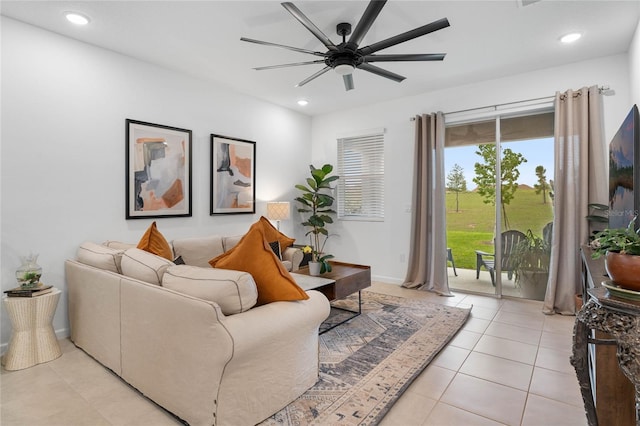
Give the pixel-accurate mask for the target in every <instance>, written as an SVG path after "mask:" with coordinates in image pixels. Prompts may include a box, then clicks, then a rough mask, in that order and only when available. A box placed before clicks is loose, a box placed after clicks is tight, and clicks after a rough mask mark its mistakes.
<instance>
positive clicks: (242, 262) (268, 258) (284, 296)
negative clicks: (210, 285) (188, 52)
mask: <svg viewBox="0 0 640 426" xmlns="http://www.w3.org/2000/svg"><path fill="white" fill-rule="evenodd" d="M209 263H210V264H211V266H213V267H214V268H222V269H234V270H238V271H246V272H249V273H250V274H251V275H252V276H253V279H254V280H255V282H256V286H257V287H258V305H263V304H265V303H271V302H276V301H288V300H305V299H308V298H309V296H308V295H307V293H306V292H305V291H304V290H303V289H301V288H300V287H298V285H297V284H296V282H295V281H294V280H293V277H291V274H289V272H288V271H287V270H286V269H285V267H284V266H283V265H282V262H281V261H280V260H279V259H278V258H277V257H276V255H275V254H274V253H273V250H271V247H269V244H268V242H267V240H266V238H265V234H264V229H263V226H262V224H261V223H260V222H259V221H258V222H256V223H254V224H253V225H251V228H249V232H247V233H246V234H245V236H244V237H242V240H240V242H239V243H238V245H236V246H235V247H234V248H232V249H231V250H229V251H227V252H226V253H224V254H221V255H220V256H218V257H216V258H214V259H211V261H210V262H209Z"/></svg>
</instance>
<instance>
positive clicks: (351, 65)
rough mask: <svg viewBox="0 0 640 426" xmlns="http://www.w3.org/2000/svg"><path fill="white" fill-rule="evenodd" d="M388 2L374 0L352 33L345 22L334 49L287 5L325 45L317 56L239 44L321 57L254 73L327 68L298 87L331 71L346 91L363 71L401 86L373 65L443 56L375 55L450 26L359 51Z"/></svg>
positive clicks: (426, 28) (429, 27) (439, 24)
mask: <svg viewBox="0 0 640 426" xmlns="http://www.w3.org/2000/svg"><path fill="white" fill-rule="evenodd" d="M386 2H387V1H386V0H384V1H378V0H371V1H370V2H369V5H368V6H367V8H366V10H365V11H364V14H363V15H362V18H360V22H358V24H357V25H356V28H355V29H354V30H353V32H352V31H351V24H349V23H346V22H343V23H340V24H338V25H337V27H336V31H337V33H338V35H339V36H342V43H340V44H338V45H335V44H334V43H333V42H332V41H331V40H329V38H328V37H327V36H326V35H325V34H324V33H323V32H322V31H321V30H320V29H319V28H318V27H316V26H315V25H314V23H313V22H311V20H310V19H309V18H307V17H306V16H305V15H304V14H303V13H302V12H301V11H300V9H298V8H297V7H296V6H295V5H294V4H293V3H290V2H285V3H282V6H283V7H284V8H285V9H287V11H288V12H289V13H291V14H292V15H293V17H294V18H296V19H297V20H298V21H299V22H300V23H301V24H302V25H304V27H305V28H306V29H308V30H309V31H310V32H311V33H312V34H313V35H314V36H315V37H316V38H317V39H318V40H320V41H321V42H322V44H324V46H325V47H326V48H327V51H326V52H324V53H323V52H315V51H313V50H307V49H301V48H298V47H291V46H285V45H283V44H277V43H270V42H267V41H260V40H254V39H250V38H246V37H241V38H240V40H242V41H246V42H249V43H256V44H262V45H265V46H273V47H280V48H283V49H288V50H293V51H294V52H300V53H307V54H310V55H314V56H319V57H322V58H323V59H318V60H315V61H306V62H295V63H292V64H281V65H271V66H266V67H258V68H254V69H255V70H269V69H275V68H285V67H294V66H299V65H311V64H322V63H324V64H325V65H326V66H325V67H324V68H323V69H321V70H320V71H318V72H316V73H315V74H313V75H311V76H310V77H308V78H306V79H304V80H302V81H301V82H300V83H298V84H296V87H300V86H303V85H305V84H307V83H309V82H310V81H311V80H314V79H316V78H318V77H319V76H321V75H322V74H324V73H326V72H327V71H329V70H330V69H333V70H334V71H335V72H336V73H337V74H339V75H342V78H343V80H344V87H345V89H346V90H352V89H353V88H354V85H353V75H352V73H353V71H354V70H355V69H356V68H357V69H361V70H364V71H368V72H370V73H373V74H376V75H379V76H381V77H385V78H388V79H391V80H393V81H396V82H401V81H402V80H404V79H405V78H406V77H404V76H401V75H399V74H396V73H393V72H391V71H387V70H385V69H382V68H380V67H377V66H375V65H372V64H371V63H372V62H400V61H442V60H443V59H444V57H445V54H444V53H426V54H389V55H376V54H375V53H376V52H378V51H379V50H382V49H386V48H388V47H391V46H395V45H397V44H400V43H404V42H405V41H409V40H413V39H414V38H417V37H421V36H423V35H426V34H429V33H432V32H434V31H438V30H441V29H443V28H446V27H448V26H449V21H448V20H447V18H442V19H439V20H437V21H434V22H432V23H430V24H426V25H423V26H421V27H418V28H415V29H413V30H411V31H407V32H404V33H402V34H398V35H396V36H393V37H389V38H387V39H385V40H382V41H379V42H377V43H373V44H370V45H369V46H366V47H360V43H361V42H362V39H363V38H364V36H365V35H366V34H367V32H368V31H369V29H370V28H371V25H372V24H373V22H374V21H375V20H376V18H377V17H378V14H379V13H380V11H381V10H382V8H383V7H384V5H385V3H386ZM350 34H351V37H350V38H349V40H348V41H347V36H348V35H350Z"/></svg>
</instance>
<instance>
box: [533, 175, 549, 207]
mask: <svg viewBox="0 0 640 426" xmlns="http://www.w3.org/2000/svg"><path fill="white" fill-rule="evenodd" d="M546 173H547V169H545V168H544V167H542V166H537V167H536V176H537V177H538V183H536V184H535V185H533V187H534V188H535V189H536V194H539V193H541V192H542V204H547V191H549V190H550V189H551V185H549V184H548V183H547V176H546Z"/></svg>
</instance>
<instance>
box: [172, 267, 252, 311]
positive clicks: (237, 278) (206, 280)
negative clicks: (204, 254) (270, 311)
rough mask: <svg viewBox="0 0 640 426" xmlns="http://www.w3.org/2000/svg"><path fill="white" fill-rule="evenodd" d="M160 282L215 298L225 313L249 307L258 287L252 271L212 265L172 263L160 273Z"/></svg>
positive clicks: (194, 294) (179, 289)
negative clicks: (233, 269) (204, 266)
mask: <svg viewBox="0 0 640 426" xmlns="http://www.w3.org/2000/svg"><path fill="white" fill-rule="evenodd" d="M162 286H163V287H166V288H170V289H172V290H175V291H179V292H180V293H184V294H188V295H190V296H194V297H198V298H200V299H204V300H209V301H211V302H215V303H217V304H218V306H220V309H221V310H222V313H223V314H225V315H232V314H237V313H240V312H244V311H246V310H249V309H251V308H252V307H253V306H255V304H256V302H257V300H258V290H257V288H256V283H255V281H254V280H253V277H252V276H251V274H249V273H247V272H242V271H232V270H227V269H214V268H212V267H211V266H207V267H206V268H200V267H197V266H189V265H176V266H171V267H169V268H168V269H167V271H166V272H165V274H164V276H163V277H162Z"/></svg>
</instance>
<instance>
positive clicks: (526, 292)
mask: <svg viewBox="0 0 640 426" xmlns="http://www.w3.org/2000/svg"><path fill="white" fill-rule="evenodd" d="M548 280H549V273H548V272H546V271H527V270H521V271H519V272H518V285H519V286H520V294H522V297H524V298H525V299H532V300H544V296H545V294H546V293H547V281H548Z"/></svg>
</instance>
